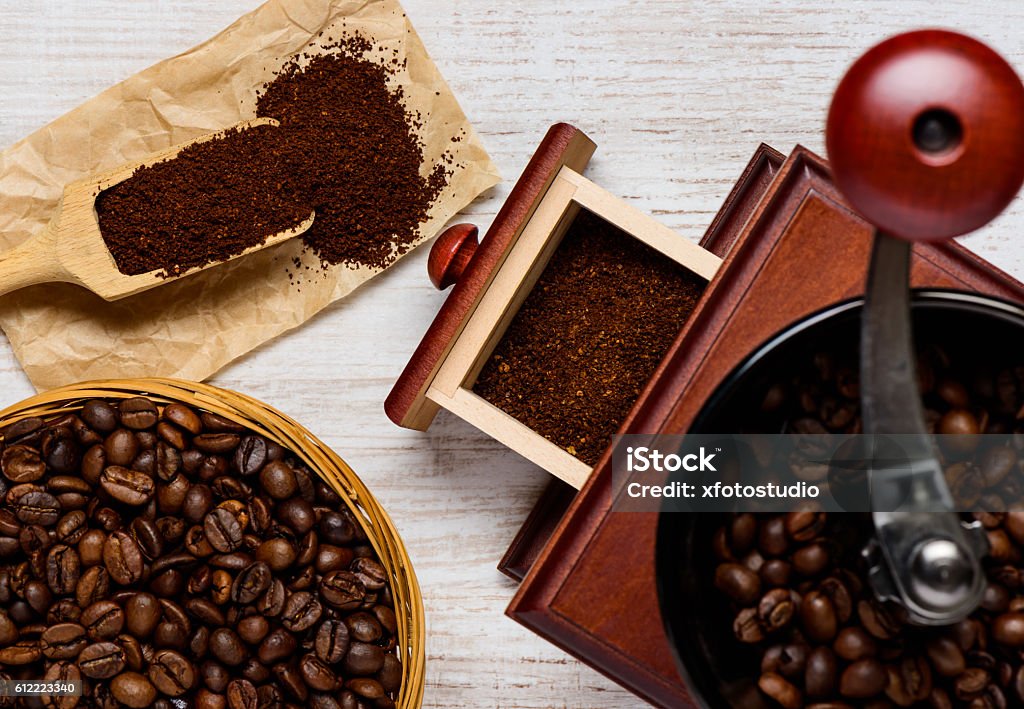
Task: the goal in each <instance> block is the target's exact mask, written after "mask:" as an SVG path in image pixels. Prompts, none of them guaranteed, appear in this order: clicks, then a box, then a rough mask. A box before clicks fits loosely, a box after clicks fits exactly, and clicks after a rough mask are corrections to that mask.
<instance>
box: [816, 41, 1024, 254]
mask: <svg viewBox="0 0 1024 709" xmlns="http://www.w3.org/2000/svg"><path fill="white" fill-rule="evenodd" d="M826 144H827V148H828V157H829V161H830V163H831V166H832V171H833V174H834V177H835V182H836V184H837V185H838V187H839V189H840V190H841V191H842V193H843V195H844V196H845V197H846V199H847V200H849V202H850V203H851V204H852V205H853V206H854V208H855V209H856V210H857V211H858V212H860V213H861V214H862V215H863V216H864V217H865V218H866V219H868V220H869V221H870V222H872V223H873V224H874V225H875V226H876V227H877V228H878V229H880V230H882V231H884V232H886V233H888V234H892V235H893V236H898V237H901V238H904V239H910V240H937V239H946V238H949V237H953V236H958V235H960V234H965V233H967V232H969V231H972V230H974V229H977V228H979V227H981V226H983V225H985V224H986V223H988V222H989V221H991V220H992V219H994V218H995V217H996V216H997V215H998V214H999V213H1000V212H1001V211H1002V210H1003V209H1004V208H1005V207H1006V205H1007V204H1009V203H1010V200H1012V199H1013V197H1014V195H1016V194H1017V190H1019V189H1020V186H1021V182H1022V181H1024V86H1022V84H1021V80H1020V78H1019V77H1018V76H1017V74H1016V72H1014V70H1013V69H1012V68H1011V67H1010V65H1009V64H1007V63H1006V61H1004V60H1003V58H1002V57H1000V56H999V55H998V54H996V53H995V52H994V51H992V50H991V49H989V48H988V47H987V46H985V45H984V44H982V43H980V42H978V41H977V40H974V39H971V38H970V37H965V36H964V35H961V34H956V33H955V32H946V31H942V30H923V31H919V32H909V33H907V34H901V35H897V36H896V37H892V38H891V39H888V40H886V41H884V42H882V43H881V44H879V45H878V46H876V47H875V48H874V49H871V50H870V51H869V52H868V53H867V54H865V55H864V56H862V57H861V58H860V59H859V60H858V61H857V62H856V63H855V64H854V65H853V67H851V68H850V70H849V71H848V72H847V74H846V76H844V77H843V80H842V81H841V82H840V83H839V87H838V88H837V89H836V93H835V96H834V97H833V99H832V106H831V108H830V109H829V114H828V125H827V128H826Z"/></svg>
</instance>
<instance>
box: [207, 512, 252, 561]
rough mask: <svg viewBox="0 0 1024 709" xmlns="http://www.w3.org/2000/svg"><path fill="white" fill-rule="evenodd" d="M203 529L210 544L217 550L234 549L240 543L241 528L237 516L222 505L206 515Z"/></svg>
mask: <svg viewBox="0 0 1024 709" xmlns="http://www.w3.org/2000/svg"><path fill="white" fill-rule="evenodd" d="M203 531H204V532H205V533H206V538H207V539H208V540H209V542H210V545H211V546H212V547H213V548H214V549H216V550H217V551H220V552H228V551H234V550H236V549H238V548H239V546H240V545H241V544H242V536H243V529H242V525H240V524H239V518H238V517H237V516H236V515H234V514H233V513H231V512H230V511H228V510H227V509H224V508H223V507H218V508H216V509H214V510H212V511H211V512H209V513H208V514H207V515H206V517H205V518H204V522H203Z"/></svg>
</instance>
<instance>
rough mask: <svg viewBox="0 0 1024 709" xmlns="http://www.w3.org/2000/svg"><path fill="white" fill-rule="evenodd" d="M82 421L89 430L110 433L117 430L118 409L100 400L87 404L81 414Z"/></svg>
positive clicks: (93, 400)
mask: <svg viewBox="0 0 1024 709" xmlns="http://www.w3.org/2000/svg"><path fill="white" fill-rule="evenodd" d="M81 416H82V420H83V421H85V422H86V423H87V424H88V425H89V428H92V429H94V430H96V431H99V432H100V433H110V432H111V431H113V430H114V429H115V428H117V422H118V417H117V409H116V408H114V407H113V406H111V405H110V404H108V403H107V402H106V401H102V400H100V399H91V400H90V401H87V402H85V404H84V405H83V406H82V412H81Z"/></svg>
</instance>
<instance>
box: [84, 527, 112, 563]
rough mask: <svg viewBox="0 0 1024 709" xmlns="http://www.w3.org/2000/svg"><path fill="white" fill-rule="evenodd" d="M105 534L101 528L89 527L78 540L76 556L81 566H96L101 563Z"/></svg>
mask: <svg viewBox="0 0 1024 709" xmlns="http://www.w3.org/2000/svg"><path fill="white" fill-rule="evenodd" d="M106 541H107V535H106V533H105V532H104V531H103V530H102V529H90V530H89V531H88V532H86V533H85V534H83V535H82V538H81V539H79V540H78V556H79V557H80V558H81V560H82V565H83V566H96V565H97V564H102V563H103V545H104V544H105V543H106Z"/></svg>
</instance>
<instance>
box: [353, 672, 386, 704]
mask: <svg viewBox="0 0 1024 709" xmlns="http://www.w3.org/2000/svg"><path fill="white" fill-rule="evenodd" d="M345 687H346V688H347V689H351V690H352V691H353V692H355V693H356V694H358V695H359V696H360V697H362V698H364V699H380V698H382V697H383V696H384V687H382V686H381V683H380V682H378V681H377V680H374V679H369V678H367V677H355V678H353V679H350V680H348V681H347V682H345Z"/></svg>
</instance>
